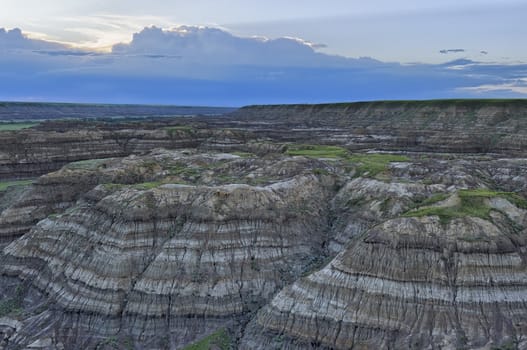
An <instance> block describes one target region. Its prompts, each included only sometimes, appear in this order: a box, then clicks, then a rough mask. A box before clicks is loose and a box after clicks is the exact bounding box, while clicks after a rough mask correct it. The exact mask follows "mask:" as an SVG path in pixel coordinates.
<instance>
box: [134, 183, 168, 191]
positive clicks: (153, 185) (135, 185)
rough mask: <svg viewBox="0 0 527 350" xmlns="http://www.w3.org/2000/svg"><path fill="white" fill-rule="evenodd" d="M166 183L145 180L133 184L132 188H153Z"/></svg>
mask: <svg viewBox="0 0 527 350" xmlns="http://www.w3.org/2000/svg"><path fill="white" fill-rule="evenodd" d="M163 184H164V183H163V182H161V181H150V182H143V183H139V184H134V185H132V188H135V189H137V190H151V189H153V188H157V187H159V186H161V185H163Z"/></svg>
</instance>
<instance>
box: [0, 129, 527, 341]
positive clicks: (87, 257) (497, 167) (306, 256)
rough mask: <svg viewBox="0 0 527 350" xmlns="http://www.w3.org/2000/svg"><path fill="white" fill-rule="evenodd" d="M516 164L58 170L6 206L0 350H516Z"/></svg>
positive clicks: (172, 164) (330, 159)
mask: <svg viewBox="0 0 527 350" xmlns="http://www.w3.org/2000/svg"><path fill="white" fill-rule="evenodd" d="M178 130H179V129H178ZM217 134H218V135H220V136H221V137H219V138H218V139H217V140H215V141H214V140H209V141H211V143H216V146H215V147H217V148H220V146H219V144H220V143H221V140H224V139H225V140H227V141H228V139H229V138H230V137H231V136H232V133H231V132H227V131H226V132H217ZM213 141H214V142H213ZM228 143H232V142H231V141H228V142H226V143H225V145H227V144H228ZM225 145H224V146H225ZM209 146H210V145H209ZM221 148H225V151H227V150H228V148H229V147H227V146H225V147H223V146H221ZM249 152H254V153H249ZM256 153H258V154H261V155H260V156H257V155H256ZM525 169H527V160H525V159H513V160H511V159H493V158H492V157H491V156H485V157H482V156H473V157H468V156H467V157H466V158H465V157H463V158H460V157H453V156H452V157H451V156H445V155H437V156H433V155H429V156H423V155H412V154H410V155H408V156H403V157H401V155H395V154H392V155H390V154H376V155H371V154H355V153H349V152H347V151H346V150H343V149H340V148H338V147H335V146H322V147H318V146H313V145H286V144H281V143H280V144H275V143H265V142H263V143H250V144H247V145H246V147H245V148H243V149H242V150H238V151H231V153H228V152H227V153H219V152H212V151H204V150H202V149H201V150H200V149H187V150H179V151H174V150H172V151H170V150H164V149H157V150H155V151H152V152H150V153H147V154H143V155H140V156H139V155H132V156H128V157H124V158H108V159H94V160H89V161H81V162H75V163H71V164H69V165H67V166H65V167H63V168H62V169H61V170H59V171H56V172H54V173H50V174H47V175H45V176H42V177H40V178H39V179H38V180H36V181H35V182H34V183H33V184H32V185H29V186H28V187H27V188H26V189H25V190H23V189H21V190H20V191H21V194H20V195H19V196H18V195H14V197H12V196H11V194H10V192H5V193H4V194H2V196H3V197H2V198H7V200H6V202H5V203H3V207H1V208H2V209H3V210H2V213H1V214H0V244H2V245H3V246H2V247H1V248H2V250H1V251H0V349H1V350H3V349H10V348H27V347H29V348H35V347H39V346H40V347H44V348H48V349H84V348H87V349H92V348H108V347H114V348H121V349H127V348H138V349H143V348H145V349H181V348H183V346H185V345H187V344H190V343H193V342H196V341H200V339H202V338H203V337H205V338H207V339H209V340H210V339H211V338H210V337H211V336H214V335H216V336H217V337H219V338H221V337H220V336H221V335H227V336H228V337H230V342H231V344H232V347H234V348H239V349H258V350H262V349H306V348H307V349H309V348H316V349H350V348H353V349H377V348H379V349H383V348H387V349H487V350H489V349H492V348H494V347H500V346H501V347H505V348H507V347H509V348H510V347H513V346H516V347H518V348H520V349H524V348H527V316H526V315H527V310H526V308H527V307H526V306H525V305H527V303H526V301H527V285H526V283H527V282H526V281H527V268H526V262H527V255H526V254H527V200H526V199H525V196H526V194H527V192H526V185H525V183H526V181H525ZM22 192H23V193H22ZM13 193H14V192H13ZM17 193H18V192H17ZM10 196H11V197H10ZM205 340H206V339H205ZM216 345H217V344H216V343H214V344H213V345H211V346H212V348H213V346H216ZM220 349H221V347H220ZM222 350H223V349H222Z"/></svg>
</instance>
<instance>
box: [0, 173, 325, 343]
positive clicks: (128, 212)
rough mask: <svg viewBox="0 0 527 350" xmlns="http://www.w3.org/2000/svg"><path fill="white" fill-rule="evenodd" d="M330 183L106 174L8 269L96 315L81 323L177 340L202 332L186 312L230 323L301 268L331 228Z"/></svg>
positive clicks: (66, 306) (17, 245)
mask: <svg viewBox="0 0 527 350" xmlns="http://www.w3.org/2000/svg"><path fill="white" fill-rule="evenodd" d="M328 188H331V183H330V182H328V181H324V179H319V178H318V177H316V176H313V175H311V176H302V175H299V176H296V177H294V178H292V179H290V180H286V181H281V182H276V183H274V184H271V185H268V186H265V187H255V186H249V185H224V186H190V185H174V184H167V185H161V186H159V187H157V188H154V189H148V190H142V189H137V188H131V187H126V188H117V189H112V190H113V192H112V191H110V190H108V189H107V188H105V186H103V185H101V186H98V187H96V188H95V189H94V190H93V191H92V192H91V193H90V194H89V195H88V196H86V197H85V199H84V200H83V201H81V202H79V203H78V204H77V205H75V206H73V207H71V208H70V209H68V211H67V212H66V213H64V214H62V215H57V216H54V217H48V218H47V219H45V220H42V221H40V222H39V223H38V224H37V225H36V227H35V228H33V229H32V230H31V231H30V232H29V233H27V234H26V235H24V236H23V237H22V238H20V239H18V240H16V241H14V242H13V243H12V244H11V245H9V246H8V247H7V248H6V249H5V250H4V253H5V255H6V258H5V259H4V265H3V267H2V270H3V273H4V274H8V275H14V276H18V277H20V278H23V279H25V280H31V281H32V283H33V285H34V286H36V287H37V288H38V289H40V290H42V291H43V292H44V293H45V294H46V295H48V296H49V298H50V299H51V300H53V301H54V302H55V303H56V304H57V306H58V307H59V308H60V309H61V310H63V311H64V312H65V313H66V314H68V313H69V314H72V313H76V312H78V313H81V314H82V315H97V319H98V321H97V322H93V320H94V319H95V316H93V317H90V316H86V317H85V319H84V320H82V321H78V322H80V323H81V324H80V325H75V327H85V328H86V329H87V330H89V331H91V332H97V333H101V332H102V333H103V334H104V333H112V332H115V331H119V330H121V331H123V329H125V330H126V332H127V333H129V334H130V335H131V336H133V337H134V338H142V339H148V338H149V337H154V336H155V335H156V333H158V332H159V329H163V330H167V331H168V332H169V334H173V336H174V338H177V339H179V341H180V342H181V341H182V340H184V339H186V337H187V336H188V337H189V338H190V339H192V336H194V337H195V335H196V333H199V329H198V330H196V326H195V322H188V319H196V318H198V319H201V320H202V323H203V324H204V325H206V324H207V323H209V324H213V325H215V324H218V323H221V320H222V319H223V320H224V322H232V320H235V319H236V318H237V317H241V316H242V315H243V314H244V313H247V312H249V311H251V310H254V309H256V308H258V307H260V306H261V305H262V303H263V302H265V301H266V300H268V299H269V298H270V297H271V296H272V295H273V294H274V293H275V292H276V291H277V290H279V289H280V288H281V287H283V286H284V285H285V284H286V283H287V282H288V281H289V282H291V281H292V280H293V279H294V278H295V277H297V276H299V275H300V273H301V272H302V267H303V266H304V265H306V264H307V262H308V261H309V259H308V258H309V256H312V255H316V254H317V250H319V249H320V248H318V247H320V246H321V244H322V242H323V240H324V239H325V238H326V237H325V236H324V234H323V232H324V229H323V227H324V225H326V217H327V203H328V202H329V199H328V198H329V195H330V194H331V191H330V190H328ZM66 319H67V320H68V322H71V319H70V318H66ZM105 319H106V320H105Z"/></svg>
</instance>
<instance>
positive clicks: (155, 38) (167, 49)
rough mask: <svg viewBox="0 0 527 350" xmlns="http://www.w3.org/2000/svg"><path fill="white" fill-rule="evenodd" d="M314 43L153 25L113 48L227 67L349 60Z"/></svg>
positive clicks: (327, 63)
mask: <svg viewBox="0 0 527 350" xmlns="http://www.w3.org/2000/svg"><path fill="white" fill-rule="evenodd" d="M314 46H315V45H314V44H312V43H310V42H308V41H305V40H302V39H299V38H292V37H283V38H278V39H268V38H265V37H238V36H234V35H232V34H230V33H229V32H227V31H225V30H222V29H218V28H210V27H203V26H177V27H174V28H172V29H169V30H163V29H161V28H158V27H155V26H152V27H148V28H145V29H143V30H142V31H141V32H139V33H136V34H134V36H133V39H132V41H131V42H130V43H126V44H117V45H114V46H113V49H112V52H113V53H114V54H117V55H157V56H163V55H166V56H171V57H180V58H181V59H182V61H183V62H193V63H207V64H220V65H223V64H228V65H233V64H237V65H251V66H257V65H266V66H269V65H273V66H275V65H280V66H314V65H315V66H316V65H335V64H343V63H346V62H348V63H349V61H351V60H348V59H346V58H343V57H338V56H329V55H323V54H319V53H317V52H315V50H314Z"/></svg>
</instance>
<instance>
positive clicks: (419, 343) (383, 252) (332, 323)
mask: <svg viewBox="0 0 527 350" xmlns="http://www.w3.org/2000/svg"><path fill="white" fill-rule="evenodd" d="M490 202H493V203H489V205H496V202H500V203H501V204H500V205H503V206H502V207H501V208H502V209H504V210H503V212H493V213H492V215H491V217H490V218H489V220H484V219H482V218H479V217H470V216H468V217H462V218H455V219H452V220H451V221H450V222H448V223H445V222H441V221H440V219H439V218H438V217H437V216H424V217H407V218H398V219H392V220H388V221H386V222H384V223H382V224H380V225H378V226H376V227H374V228H373V229H371V230H370V231H368V232H367V233H365V234H363V235H362V236H361V237H358V238H357V239H355V240H354V241H353V243H352V244H351V245H349V246H348V247H347V248H346V249H345V250H344V251H342V252H341V253H340V254H338V255H337V257H336V258H335V259H334V260H332V261H331V262H330V263H329V264H328V265H327V266H325V267H324V268H322V269H321V270H319V271H317V272H315V273H313V274H311V275H309V276H307V277H305V278H302V279H300V280H298V281H297V282H295V283H294V284H293V285H292V286H290V287H287V288H285V289H284V290H282V291H281V292H280V293H279V294H278V295H277V296H276V297H275V298H274V299H273V300H272V301H271V302H270V303H269V304H268V305H267V306H266V307H264V309H263V310H262V311H261V312H259V314H258V316H257V317H256V319H255V321H254V322H253V323H252V324H251V325H250V326H249V329H250V331H247V332H246V333H245V338H244V340H243V343H242V344H243V346H242V348H247V349H271V348H287V349H304V348H309V347H316V348H328V349H329V348H332V349H350V348H354V349H355V348H357V349H363V348H364V349H373V348H379V349H380V348H393V349H410V348H415V349H437V348H447V349H456V348H489V347H490V346H492V345H493V344H494V345H495V344H504V343H505V344H518V345H521V346H522V347H524V346H526V345H527V344H526V342H525V340H526V339H525V334H527V307H526V304H525V300H526V294H525V293H526V291H527V270H526V269H525V262H526V261H527V260H526V258H527V255H526V251H527V247H526V244H527V242H526V237H527V231H526V230H525V229H523V231H521V230H519V229H518V227H521V226H520V225H525V223H526V221H527V216H526V211H525V210H520V209H518V208H515V207H514V206H513V205H512V204H510V203H509V202H507V203H505V202H506V201H504V200H498V201H496V200H491V201H490ZM496 208H497V207H496ZM505 208H506V209H505ZM517 214H520V215H517Z"/></svg>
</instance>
